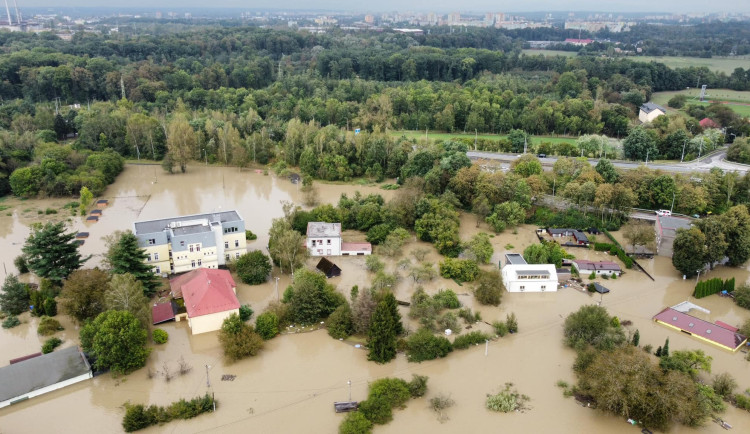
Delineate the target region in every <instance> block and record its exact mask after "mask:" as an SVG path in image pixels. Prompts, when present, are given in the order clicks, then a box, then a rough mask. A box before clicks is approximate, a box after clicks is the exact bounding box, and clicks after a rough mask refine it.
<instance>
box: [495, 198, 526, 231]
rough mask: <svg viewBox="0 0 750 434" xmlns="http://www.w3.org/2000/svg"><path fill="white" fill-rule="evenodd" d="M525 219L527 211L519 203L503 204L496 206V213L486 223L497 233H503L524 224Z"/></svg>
mask: <svg viewBox="0 0 750 434" xmlns="http://www.w3.org/2000/svg"><path fill="white" fill-rule="evenodd" d="M525 218H526V211H525V210H524V209H523V207H522V206H521V205H520V204H519V203H518V202H503V203H500V204H497V205H495V212H494V213H492V214H491V215H490V216H489V217H487V219H486V221H487V223H488V224H489V225H490V226H492V228H493V229H494V230H495V232H502V231H504V230H505V228H514V227H516V226H518V225H519V224H521V223H523V220H524V219H525Z"/></svg>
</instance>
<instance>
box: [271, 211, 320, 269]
mask: <svg viewBox="0 0 750 434" xmlns="http://www.w3.org/2000/svg"><path fill="white" fill-rule="evenodd" d="M269 235H270V237H269V241H268V245H269V251H270V253H271V258H273V260H274V261H276V262H278V264H279V267H280V268H281V272H282V273H283V272H284V269H287V270H288V272H289V273H292V274H294V270H296V269H297V268H299V267H300V266H301V265H302V264H304V263H305V261H306V260H307V258H308V257H309V256H310V252H309V251H308V250H307V247H306V246H305V237H303V236H302V234H300V233H299V232H297V231H295V230H294V229H292V228H291V226H290V225H289V223H288V222H287V221H286V220H284V219H274V221H273V223H272V225H271V230H270V231H269Z"/></svg>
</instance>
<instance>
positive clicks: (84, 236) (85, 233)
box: [76, 232, 89, 240]
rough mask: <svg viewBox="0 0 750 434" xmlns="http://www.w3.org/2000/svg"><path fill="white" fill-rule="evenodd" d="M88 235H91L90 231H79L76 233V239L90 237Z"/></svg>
mask: <svg viewBox="0 0 750 434" xmlns="http://www.w3.org/2000/svg"><path fill="white" fill-rule="evenodd" d="M88 237H89V233H88V232H78V233H77V234H76V239H77V240H82V239H84V238H88Z"/></svg>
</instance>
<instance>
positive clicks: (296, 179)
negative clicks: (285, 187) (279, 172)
mask: <svg viewBox="0 0 750 434" xmlns="http://www.w3.org/2000/svg"><path fill="white" fill-rule="evenodd" d="M289 180H290V181H292V184H298V183H299V182H300V181H302V177H301V176H299V175H298V174H296V173H292V174H291V175H289Z"/></svg>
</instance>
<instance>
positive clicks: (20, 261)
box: [13, 255, 29, 274]
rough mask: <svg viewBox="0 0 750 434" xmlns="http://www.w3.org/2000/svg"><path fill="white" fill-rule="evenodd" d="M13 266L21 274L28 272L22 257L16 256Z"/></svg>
mask: <svg viewBox="0 0 750 434" xmlns="http://www.w3.org/2000/svg"><path fill="white" fill-rule="evenodd" d="M13 265H15V266H16V269H17V270H18V272H19V273H21V274H26V273H28V272H29V264H28V263H27V262H26V258H25V257H24V256H23V255H18V256H16V259H14V260H13Z"/></svg>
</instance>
